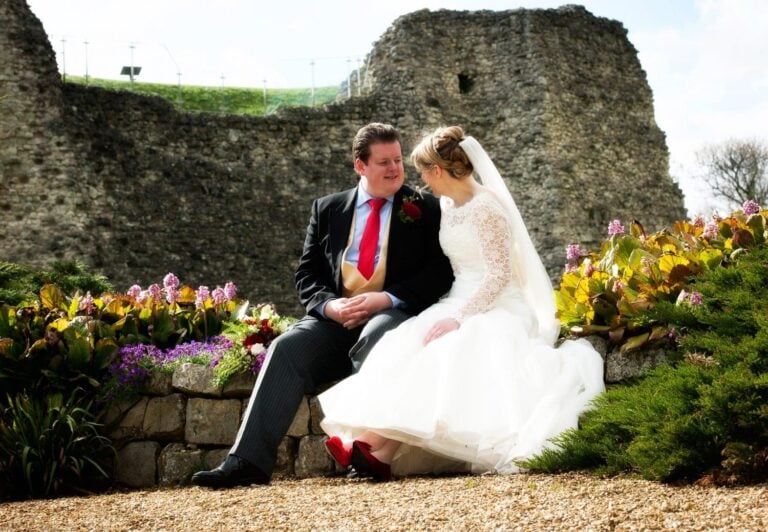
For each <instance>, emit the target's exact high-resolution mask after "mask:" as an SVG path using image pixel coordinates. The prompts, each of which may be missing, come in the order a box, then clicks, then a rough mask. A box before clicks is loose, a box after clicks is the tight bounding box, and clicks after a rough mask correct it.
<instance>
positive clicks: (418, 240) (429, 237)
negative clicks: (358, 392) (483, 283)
mask: <svg viewBox="0 0 768 532" xmlns="http://www.w3.org/2000/svg"><path fill="white" fill-rule="evenodd" d="M352 155H353V159H354V165H355V171H356V172H357V173H358V174H359V175H360V180H359V182H358V185H357V186H356V187H355V188H352V189H350V190H347V191H345V192H339V193H336V194H331V195H329V196H325V197H323V198H320V199H317V200H315V201H314V203H313V205H312V214H311V217H310V220H309V226H308V227H307V235H306V239H305V241H304V250H303V252H302V255H301V259H300V260H299V267H298V269H297V271H296V276H295V280H296V289H297V290H298V293H299V299H300V300H301V303H302V304H303V305H304V306H305V307H306V309H307V315H306V316H304V318H302V319H301V320H300V321H299V322H298V323H297V324H296V325H295V326H294V327H293V328H291V329H290V330H289V331H287V332H285V333H284V334H283V335H281V336H280V337H278V338H277V340H275V341H274V342H273V343H272V345H271V346H270V348H269V351H268V353H267V358H266V360H265V363H264V366H263V367H262V369H261V372H260V373H259V377H258V379H257V381H256V386H255V387H254V389H253V392H252V393H251V399H250V402H249V404H248V409H247V411H246V413H245V417H244V420H243V423H242V424H241V426H240V430H239V432H238V435H237V439H236V440H235V444H234V445H233V446H232V449H231V450H230V452H229V455H228V456H227V458H226V460H225V461H224V462H223V463H222V464H221V465H220V466H219V467H217V468H216V469H213V470H211V471H200V472H198V473H195V475H193V477H192V483H193V484H197V485H198V486H209V487H231V486H238V485H248V484H267V483H269V480H270V478H271V476H272V469H273V468H274V464H275V459H276V454H277V447H278V445H279V444H280V441H281V440H282V439H283V437H284V436H285V433H286V432H287V431H288V427H289V426H290V424H291V422H292V421H293V418H294V416H295V415H296V411H297V410H298V407H299V404H300V403H301V400H302V397H303V396H304V394H306V393H312V392H313V391H315V389H316V387H317V386H318V385H321V384H325V383H328V382H332V381H336V380H339V379H342V378H344V377H347V376H349V375H350V374H351V373H352V372H353V371H357V370H358V369H359V367H360V364H362V362H363V361H364V360H365V357H366V355H367V354H368V352H369V351H370V349H371V348H372V347H373V344H374V343H375V342H376V341H377V340H378V339H379V338H381V336H382V335H383V334H384V333H385V332H386V331H388V330H390V329H392V328H394V327H395V326H397V325H398V324H399V323H401V322H403V321H405V320H406V319H407V318H408V317H409V316H411V315H414V314H417V313H419V312H420V311H422V310H424V309H425V308H427V307H428V306H430V305H431V304H433V303H434V302H435V301H437V299H438V298H439V297H440V296H441V295H443V294H444V293H445V292H447V291H448V289H449V288H450V286H451V283H452V282H453V272H452V271H451V266H450V263H449V262H448V259H447V258H446V257H445V255H444V254H443V252H442V250H441V249H440V245H439V242H438V230H439V227H440V208H439V205H438V203H437V201H436V200H435V198H434V197H432V196H425V197H423V198H422V197H420V196H418V195H416V194H415V193H414V191H413V190H411V189H410V188H408V187H405V186H404V185H403V183H404V180H405V169H404V167H403V156H402V153H401V148H400V134H399V133H398V131H397V130H396V129H395V128H394V127H392V126H390V125H388V124H380V123H371V124H368V125H366V126H364V127H363V128H361V129H360V130H359V131H358V132H357V134H356V135H355V138H354V141H353V143H352Z"/></svg>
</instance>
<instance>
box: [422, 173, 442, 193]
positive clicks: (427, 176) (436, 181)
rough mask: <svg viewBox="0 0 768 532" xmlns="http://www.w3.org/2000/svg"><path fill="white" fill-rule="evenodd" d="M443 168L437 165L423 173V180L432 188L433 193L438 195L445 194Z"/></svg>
mask: <svg viewBox="0 0 768 532" xmlns="http://www.w3.org/2000/svg"><path fill="white" fill-rule="evenodd" d="M442 170H443V169H442V168H440V167H439V166H437V165H435V166H433V167H432V168H430V169H429V170H426V171H424V172H422V173H421V180H422V181H424V183H425V184H426V185H427V186H428V187H429V188H430V189H432V193H434V194H435V195H436V196H440V195H442V194H443V191H442V184H443V183H442V179H440V178H441V175H442Z"/></svg>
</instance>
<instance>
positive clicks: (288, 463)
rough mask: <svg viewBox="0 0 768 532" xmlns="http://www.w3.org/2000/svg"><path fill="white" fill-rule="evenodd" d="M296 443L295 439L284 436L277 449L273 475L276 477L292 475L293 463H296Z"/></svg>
mask: <svg viewBox="0 0 768 532" xmlns="http://www.w3.org/2000/svg"><path fill="white" fill-rule="evenodd" d="M297 447H298V441H297V440H296V438H291V437H290V436H286V437H285V438H283V441H281V442H280V445H279V446H278V448H277V460H275V469H274V471H273V475H274V476H277V477H290V476H293V473H294V463H295V462H296V450H297Z"/></svg>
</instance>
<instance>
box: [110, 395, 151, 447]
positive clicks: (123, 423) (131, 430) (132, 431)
mask: <svg viewBox="0 0 768 532" xmlns="http://www.w3.org/2000/svg"><path fill="white" fill-rule="evenodd" d="M148 403H149V398H147V397H142V398H141V399H139V400H138V401H137V402H136V403H135V404H134V405H133V406H132V407H130V408H129V409H128V411H127V412H125V414H124V415H123V418H122V419H121V420H120V421H119V422H118V423H117V425H116V426H115V427H114V428H113V429H112V430H110V431H109V434H108V436H109V438H110V439H111V440H113V441H117V442H120V441H126V440H136V439H142V438H144V435H145V432H144V414H145V413H146V411H147V404H148Z"/></svg>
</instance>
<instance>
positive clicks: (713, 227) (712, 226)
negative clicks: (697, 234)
mask: <svg viewBox="0 0 768 532" xmlns="http://www.w3.org/2000/svg"><path fill="white" fill-rule="evenodd" d="M718 234H719V231H718V229H717V224H716V223H708V224H707V225H705V226H704V232H703V233H702V236H703V237H704V238H707V239H709V240H712V239H714V238H717V236H718Z"/></svg>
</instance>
